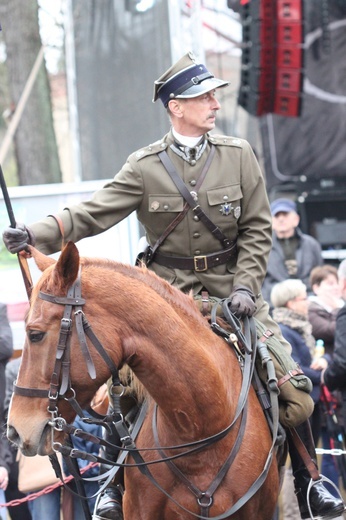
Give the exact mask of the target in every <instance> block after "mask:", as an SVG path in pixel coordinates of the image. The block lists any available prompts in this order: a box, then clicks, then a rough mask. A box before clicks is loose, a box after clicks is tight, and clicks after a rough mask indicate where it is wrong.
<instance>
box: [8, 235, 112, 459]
mask: <svg viewBox="0 0 346 520" xmlns="http://www.w3.org/2000/svg"><path fill="white" fill-rule="evenodd" d="M30 252H31V254H32V257H33V258H34V260H35V262H36V264H37V266H38V267H39V269H40V270H41V271H42V272H43V274H42V275H41V278H40V280H39V281H38V283H37V284H36V285H35V287H34V289H33V292H32V295H31V301H30V309H29V312H28V315H27V318H26V338H25V343H24V347H23V356H22V361H21V365H20V369H19V373H18V378H17V381H16V383H15V386H14V394H13V396H12V400H11V405H10V410H9V417H8V431H7V435H8V438H9V439H10V440H11V441H12V442H13V443H15V444H16V445H18V447H19V448H20V449H21V451H22V452H23V453H24V455H28V456H30V455H35V454H36V453H39V454H40V455H45V454H49V453H51V452H52V445H51V436H50V432H51V420H52V417H53V416H54V415H55V416H57V415H58V416H62V417H64V418H65V419H66V421H67V422H72V421H73V419H74V417H75V415H76V412H75V411H74V410H73V408H72V407H71V406H70V405H69V404H68V403H69V398H70V397H72V396H74V395H75V396H76V399H78V403H80V405H81V406H82V407H84V406H87V405H88V404H89V403H90V401H91V399H92V397H93V396H94V394H95V392H96V390H97V389H98V388H99V386H100V385H101V384H102V383H103V382H104V381H105V380H106V379H107V377H108V376H109V371H108V370H107V367H105V366H102V367H99V366H98V365H99V363H100V361H101V364H102V360H100V358H99V356H96V357H95V355H90V361H89V362H90V364H91V365H93V364H95V366H96V367H97V368H96V369H95V370H94V371H93V374H92V377H89V380H88V384H85V382H84V383H83V384H80V383H79V378H78V377H77V376H78V373H79V372H80V371H81V370H84V371H86V366H85V359H84V358H83V354H82V351H81V349H80V348H78V337H77V332H76V330H75V327H72V326H71V325H72V321H73V320H74V319H75V317H74V316H73V314H74V310H75V308H76V307H75V306H71V307H70V309H72V312H71V313H70V316H67V315H66V309H67V308H68V305H67V303H68V302H69V301H70V299H71V298H70V299H69V297H68V294H69V291H71V288H72V287H73V286H74V284H75V283H76V282H77V281H78V277H79V271H80V258H79V253H78V249H77V248H76V246H75V245H74V244H73V243H68V244H67V246H66V247H65V248H64V250H63V251H62V253H61V255H60V257H59V260H58V261H55V260H53V259H52V258H50V257H47V256H45V255H43V254H42V253H40V252H39V251H38V250H36V249H35V248H33V247H30ZM45 298H46V299H45ZM47 300H48V301H47ZM76 300H78V298H77V297H76ZM52 303H53V304H52ZM79 303H80V304H81V307H79V308H80V309H81V311H80V312H83V311H84V300H82V298H80V299H79ZM96 372H97V376H96ZM63 380H64V381H65V383H64V384H65V389H64V391H63V394H64V398H61V397H62V396H61V384H62V382H63ZM65 391H66V392H65ZM54 409H55V411H54ZM62 437H63V434H62V433H58V432H55V435H54V441H59V440H62Z"/></svg>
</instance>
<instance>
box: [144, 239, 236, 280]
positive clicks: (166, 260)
mask: <svg viewBox="0 0 346 520" xmlns="http://www.w3.org/2000/svg"><path fill="white" fill-rule="evenodd" d="M236 252H237V243H236V242H233V244H232V245H231V247H228V248H227V249H225V250H223V251H218V252H217V253H212V254H210V255H200V256H168V255H163V254H162V253H159V252H157V253H155V255H154V258H153V262H156V263H157V264H160V265H163V266H164V267H170V268H171V269H186V270H189V271H196V272H198V273H201V272H203V271H207V270H208V269H210V268H212V267H215V266H217V265H221V264H225V263H226V262H227V260H228V259H229V258H230V257H231V256H234V255H235V254H236Z"/></svg>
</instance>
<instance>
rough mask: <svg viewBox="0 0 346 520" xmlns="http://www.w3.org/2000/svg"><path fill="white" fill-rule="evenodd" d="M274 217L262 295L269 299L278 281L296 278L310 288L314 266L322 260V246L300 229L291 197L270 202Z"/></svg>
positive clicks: (321, 262) (295, 207) (268, 300)
mask: <svg viewBox="0 0 346 520" xmlns="http://www.w3.org/2000/svg"><path fill="white" fill-rule="evenodd" d="M270 210H271V214H272V219H273V225H272V227H273V237H272V240H273V243H272V249H271V252H270V254H269V259H268V265H267V274H266V276H265V279H264V282H263V286H262V295H263V298H264V300H265V301H267V302H268V303H269V302H270V293H271V290H272V288H273V287H274V285H275V284H276V283H279V282H283V281H284V280H287V278H297V279H299V280H301V281H302V282H303V283H304V284H305V285H306V287H307V289H308V292H309V291H310V290H311V288H310V282H309V276H310V272H311V269H313V267H316V266H318V265H322V264H323V258H322V254H321V246H320V244H319V243H318V242H317V240H316V239H315V238H313V237H312V236H310V235H306V234H304V233H302V231H301V230H300V229H299V227H298V226H299V221H300V218H299V215H298V212H297V206H296V204H295V202H294V201H293V200H290V199H276V200H274V202H272V203H271V205H270Z"/></svg>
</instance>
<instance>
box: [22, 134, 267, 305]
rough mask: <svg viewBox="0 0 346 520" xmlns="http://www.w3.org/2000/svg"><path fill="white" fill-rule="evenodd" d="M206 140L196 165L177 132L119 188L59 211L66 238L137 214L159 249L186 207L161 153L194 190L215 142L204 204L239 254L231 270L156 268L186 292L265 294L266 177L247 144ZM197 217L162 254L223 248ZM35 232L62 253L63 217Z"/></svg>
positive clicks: (143, 153) (142, 156) (137, 162)
mask: <svg viewBox="0 0 346 520" xmlns="http://www.w3.org/2000/svg"><path fill="white" fill-rule="evenodd" d="M206 137H207V140H208V143H207V146H206V149H205V150H204V152H203V154H202V156H201V158H200V159H199V160H198V161H197V162H196V164H195V165H194V166H192V165H191V164H190V163H188V162H187V161H184V160H183V159H182V158H181V157H179V156H178V155H177V154H176V153H174V152H173V151H172V150H171V149H170V145H171V144H172V143H173V137H172V134H171V132H169V133H168V134H167V135H166V136H164V137H163V139H161V140H160V141H158V142H156V143H154V144H151V145H150V146H147V147H145V148H142V149H140V150H138V151H136V152H135V153H133V154H131V155H130V156H129V157H128V159H127V161H126V163H125V164H124V166H123V167H122V168H121V170H120V171H119V172H118V173H117V174H116V175H115V177H114V179H113V180H112V182H110V183H109V184H106V185H105V186H104V187H103V188H102V189H101V190H99V191H97V192H96V193H95V194H94V196H93V198H92V199H91V200H89V201H86V202H82V203H80V204H77V205H75V206H71V207H69V208H65V209H64V210H63V211H62V212H60V213H59V216H60V218H61V219H62V221H63V224H64V229H65V240H66V241H67V240H72V241H73V242H78V241H79V240H81V239H82V238H85V237H87V236H93V235H96V234H98V233H101V232H102V231H105V230H106V229H109V228H110V227H112V226H114V225H115V224H117V223H118V222H120V221H121V220H122V219H124V218H125V217H127V216H128V215H129V214H130V213H132V212H133V211H136V212H137V217H138V220H139V221H140V222H141V223H142V225H143V226H144V229H145V231H146V235H147V240H148V242H149V244H151V245H152V246H153V245H154V244H155V242H156V240H157V239H158V238H159V237H160V236H161V235H162V233H163V232H164V230H165V229H166V227H167V226H168V225H169V224H170V223H171V222H172V221H173V219H174V218H175V217H176V216H177V214H178V213H180V212H181V211H182V209H183V206H184V200H183V198H182V196H181V195H180V193H179V192H178V190H177V188H176V187H175V185H174V183H173V182H172V180H171V178H170V177H169V175H168V173H167V172H166V170H165V168H164V167H163V165H162V163H161V161H160V159H159V157H158V153H159V152H160V151H162V150H166V151H167V153H168V155H169V157H170V158H171V160H172V162H173V163H174V165H175V167H176V169H177V171H178V172H179V174H180V175H181V177H182V179H183V180H184V182H185V184H186V185H187V186H188V187H189V188H191V190H193V186H194V181H196V180H197V179H198V177H199V175H200V173H201V171H202V169H203V165H204V163H205V161H206V158H207V155H208V153H209V150H210V144H211V143H212V144H213V145H215V147H216V150H215V155H214V158H213V161H212V163H211V165H210V168H209V170H208V173H207V175H206V178H205V180H204V182H203V184H202V186H201V188H200V190H199V192H198V202H199V204H200V206H201V207H202V209H203V210H204V212H205V213H206V214H207V215H208V217H209V218H210V219H211V220H212V221H213V223H215V224H216V225H217V226H218V227H219V228H220V229H221V230H222V232H223V233H224V234H225V235H226V236H227V237H229V238H230V239H233V240H237V243H238V254H237V256H235V257H232V258H231V259H230V260H229V261H228V263H227V264H224V265H219V266H217V267H214V268H213V269H209V270H208V271H206V272H198V273H196V272H194V271H185V270H184V271H183V270H174V269H169V268H166V267H163V266H160V265H158V264H156V263H155V262H153V263H152V264H151V266H150V268H151V269H153V270H154V271H155V272H156V273H157V274H158V275H159V276H161V277H163V278H165V279H166V280H168V281H169V282H171V283H174V285H177V286H178V287H179V288H180V289H182V290H184V291H189V290H190V289H193V291H194V293H198V292H199V291H200V289H201V288H202V287H205V288H206V289H207V290H208V291H209V293H210V294H212V295H214V296H217V297H220V298H223V297H227V296H229V294H230V292H231V290H232V287H233V285H244V286H246V287H249V288H250V289H251V290H252V291H253V292H254V294H256V295H257V294H258V293H259V292H260V290H261V286H262V282H263V278H264V276H265V273H266V265H267V258H268V255H269V252H270V249H271V239H272V235H271V215H270V208H269V203H268V198H267V193H266V189H265V184H264V179H263V176H262V173H261V171H260V168H259V165H258V163H257V160H256V158H255V155H254V153H253V151H252V149H251V147H250V145H249V143H248V142H247V141H245V140H243V139H238V138H234V137H229V136H222V135H209V134H208V135H207V136H206ZM225 203H231V206H232V207H231V211H230V212H229V214H228V215H225V214H223V212H222V207H223V206H222V205H223V204H225ZM224 213H225V212H224ZM194 217H195V215H194V213H193V212H192V210H189V212H188V214H187V215H186V216H185V218H184V219H183V221H182V222H181V223H180V224H179V225H178V226H177V227H176V228H175V229H174V231H173V232H172V233H171V234H170V235H169V236H168V237H167V239H166V240H165V241H164V243H163V244H162V246H161V247H160V252H161V253H164V254H168V255H169V254H170V255H176V256H198V255H204V254H209V253H215V252H217V251H219V250H222V246H221V244H220V242H219V241H218V240H217V239H216V238H215V237H214V236H213V235H212V234H211V232H210V231H209V230H208V229H207V228H206V227H205V225H204V224H203V223H202V222H201V221H199V220H196V219H195V218H194ZM30 228H31V229H32V231H33V232H34V234H35V236H36V247H37V248H38V249H39V250H41V251H42V252H44V253H46V254H51V253H53V252H56V251H58V250H59V249H60V247H61V237H60V232H59V229H58V226H57V223H56V221H55V219H53V218H52V217H47V218H45V219H44V220H42V221H40V222H37V223H35V224H33V225H31V226H30Z"/></svg>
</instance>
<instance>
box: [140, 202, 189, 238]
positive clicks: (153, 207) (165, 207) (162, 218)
mask: <svg viewBox="0 0 346 520" xmlns="http://www.w3.org/2000/svg"><path fill="white" fill-rule="evenodd" d="M183 207H184V200H183V197H182V196H181V195H175V194H164V195H155V194H154V195H149V199H148V220H149V222H150V224H149V226H152V225H154V226H153V227H154V228H155V231H156V232H157V233H158V234H160V233H162V232H163V231H164V230H165V229H166V227H167V226H168V225H169V224H171V222H172V221H173V220H174V219H175V217H176V216H177V215H178V214H179V213H181V212H182V211H183ZM182 226H183V223H180V224H179V226H178V229H177V230H178V231H181V230H182Z"/></svg>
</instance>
